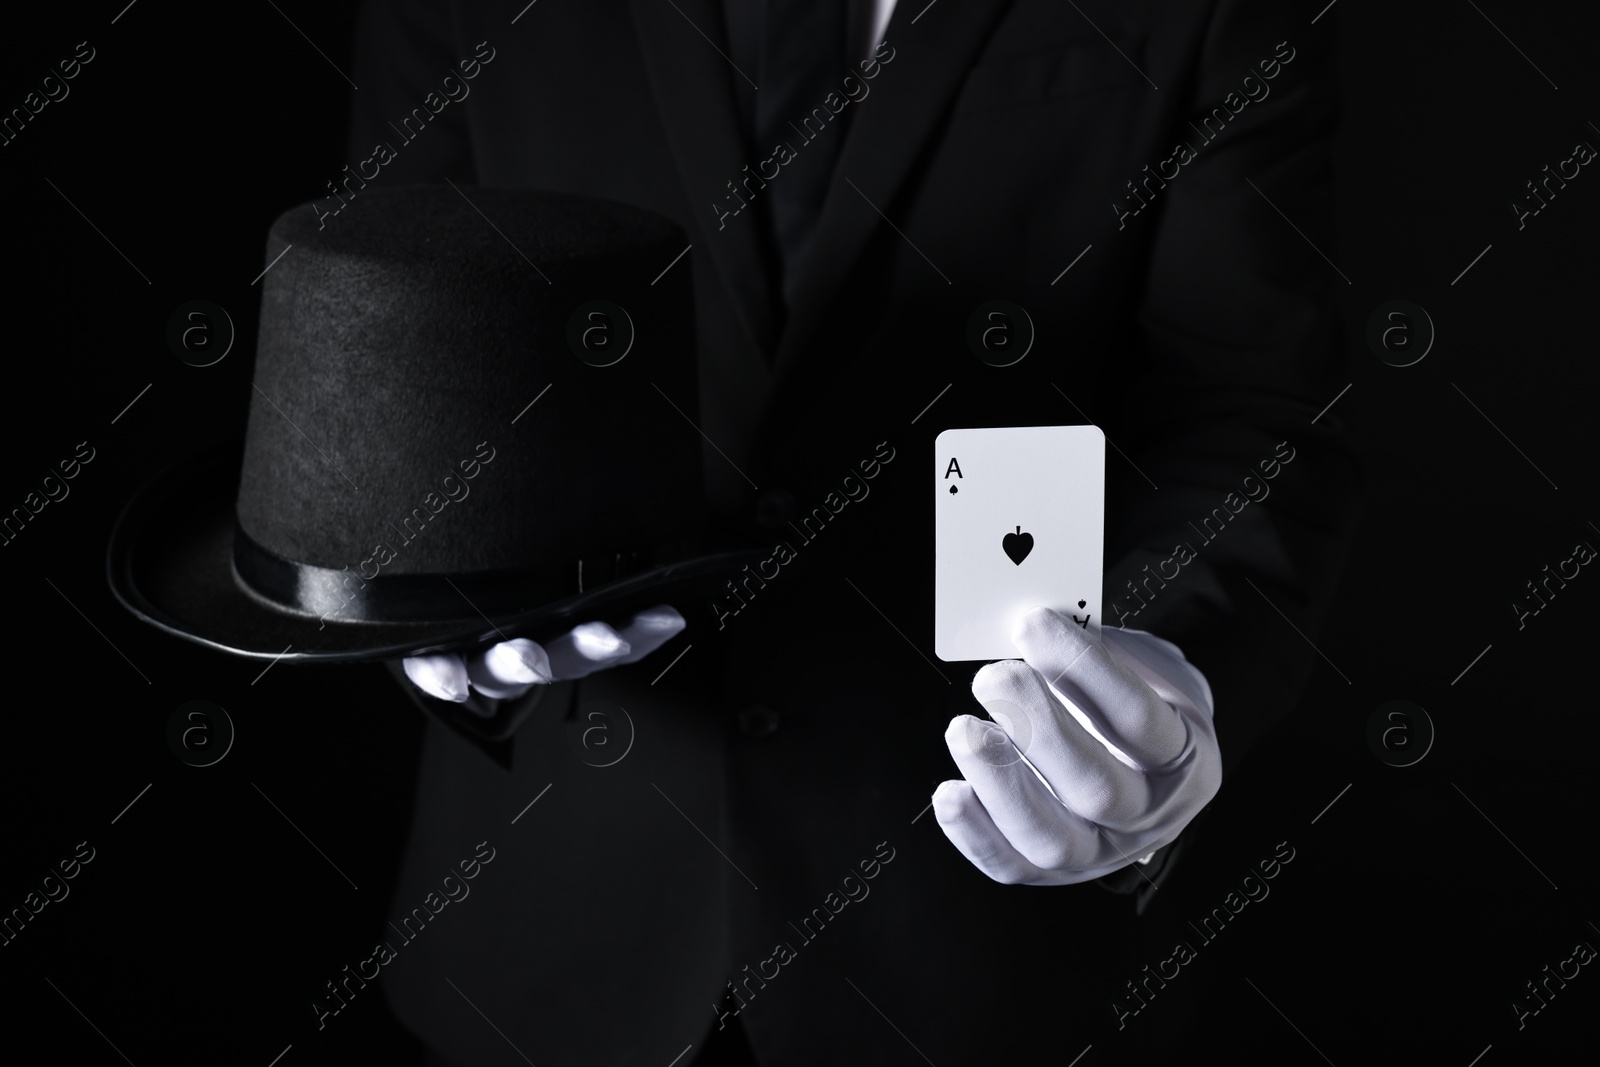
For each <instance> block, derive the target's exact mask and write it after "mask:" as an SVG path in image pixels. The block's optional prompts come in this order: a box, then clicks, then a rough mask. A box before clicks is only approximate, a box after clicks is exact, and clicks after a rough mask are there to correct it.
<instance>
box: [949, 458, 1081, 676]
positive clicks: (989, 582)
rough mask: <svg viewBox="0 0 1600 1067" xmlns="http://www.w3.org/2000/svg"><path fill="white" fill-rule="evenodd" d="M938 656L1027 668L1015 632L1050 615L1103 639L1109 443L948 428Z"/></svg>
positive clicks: (950, 659)
mask: <svg viewBox="0 0 1600 1067" xmlns="http://www.w3.org/2000/svg"><path fill="white" fill-rule="evenodd" d="M933 447H934V497H935V499H934V507H935V517H934V609H933V611H934V621H933V647H934V654H935V655H937V656H938V657H939V658H940V659H942V660H945V661H947V662H956V661H962V660H996V659H1016V658H1018V656H1019V653H1018V651H1017V647H1016V645H1014V644H1012V642H1011V631H1012V627H1013V626H1014V625H1015V624H1016V621H1017V620H1018V619H1019V618H1020V617H1021V616H1022V615H1023V614H1024V613H1025V612H1026V611H1027V610H1028V609H1030V608H1034V607H1040V606H1043V607H1049V608H1053V609H1055V610H1056V611H1058V612H1060V613H1061V614H1062V616H1064V617H1066V618H1068V619H1070V620H1072V621H1073V622H1074V623H1076V624H1077V625H1079V626H1082V627H1084V628H1085V629H1086V630H1089V631H1091V632H1093V633H1095V634H1096V635H1097V636H1098V634H1099V632H1100V613H1101V584H1102V581H1103V579H1104V575H1105V559H1104V551H1105V548H1104V534H1105V468H1106V462H1105V456H1106V450H1105V434H1103V433H1102V432H1101V431H1100V428H1099V427H1097V426H1004V427H986V428H971V429H953V430H945V431H944V432H943V433H941V434H939V436H938V437H937V438H935V439H934V446H933Z"/></svg>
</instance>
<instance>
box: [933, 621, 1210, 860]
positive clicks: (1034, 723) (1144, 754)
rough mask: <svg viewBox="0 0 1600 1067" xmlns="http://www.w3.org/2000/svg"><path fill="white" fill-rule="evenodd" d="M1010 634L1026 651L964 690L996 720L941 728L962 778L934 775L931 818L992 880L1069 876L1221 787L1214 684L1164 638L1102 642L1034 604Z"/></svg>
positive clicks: (1168, 824)
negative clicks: (937, 779)
mask: <svg viewBox="0 0 1600 1067" xmlns="http://www.w3.org/2000/svg"><path fill="white" fill-rule="evenodd" d="M1012 640H1013V641H1014V642H1015V643H1016V645H1017V648H1018V649H1019V650H1020V651H1021V653H1022V660H1020V661H1019V660H1000V661H998V662H995V663H990V664H988V665H986V666H985V667H983V669H981V670H980V671H978V674H977V676H976V677H975V678H974V679H973V680H972V694H973V696H975V697H977V698H978V702H979V703H980V704H982V705H983V706H984V709H985V710H986V711H988V712H989V714H990V715H991V716H993V717H994V719H995V720H996V721H997V722H998V723H999V724H1000V725H998V726H997V725H995V723H993V722H988V721H985V720H983V719H979V718H977V717H976V716H973V715H958V716H956V717H955V718H954V719H952V720H951V722H950V726H949V729H947V730H946V731H945V743H946V744H947V745H948V746H949V748H950V755H951V756H952V757H954V758H955V761H956V765H957V766H958V767H960V769H961V773H962V774H964V775H965V776H966V781H959V780H958V781H949V782H944V783H942V784H940V786H939V788H938V789H937V790H935V791H934V794H933V811H934V816H935V818H937V819H938V820H939V825H940V826H941V827H943V828H944V832H945V836H946V837H948V838H949V839H950V841H951V843H952V844H954V845H955V846H956V848H958V849H960V850H961V853H962V855H964V856H966V857H967V859H969V860H971V861H972V863H973V864H974V865H975V866H976V867H977V868H978V869H979V870H981V871H982V872H983V873H984V874H987V875H988V876H989V877H990V878H993V879H994V880H995V881H997V882H1004V883H1007V884H1018V883H1020V884H1023V885H1072V884H1074V883H1077V882H1087V881H1090V880H1091V879H1095V878H1099V877H1101V876H1102V875H1106V874H1110V873H1111V872H1112V871H1115V870H1117V869H1119V868H1121V867H1125V866H1127V865H1128V864H1130V863H1133V862H1135V861H1137V860H1138V859H1140V858H1141V857H1145V856H1147V855H1148V854H1149V853H1152V852H1154V851H1155V850H1156V849H1159V848H1162V847H1164V846H1166V845H1168V844H1171V843H1172V841H1173V840H1175V839H1176V838H1177V836H1178V834H1179V833H1180V832H1181V831H1182V830H1183V828H1184V827H1185V826H1186V825H1188V823H1189V820H1190V819H1192V818H1194V817H1195V815H1197V814H1198V813H1199V812H1200V809H1201V808H1203V807H1205V806H1206V804H1208V803H1209V802H1210V801H1211V798H1212V797H1213V796H1215V795H1216V792H1217V789H1218V787H1219V786H1221V784H1222V753H1221V750H1220V749H1219V748H1218V747H1217V737H1216V731H1215V729H1214V728H1213V726H1212V721H1211V720H1212V710H1213V707H1212V700H1211V686H1210V684H1209V683H1207V681H1206V679H1205V676H1204V675H1203V674H1201V673H1200V671H1199V670H1198V669H1197V668H1195V667H1194V665H1193V664H1191V663H1189V662H1188V660H1186V659H1184V657H1183V653H1182V652H1180V651H1179V650H1178V647H1177V646H1176V645H1174V644H1172V643H1171V642H1170V641H1164V640H1162V639H1161V638H1159V637H1156V636H1154V635H1153V634H1149V633H1146V632H1144V631H1143V630H1127V629H1116V628H1113V627H1109V626H1108V627H1105V628H1104V629H1103V630H1102V631H1101V638H1100V639H1096V638H1095V636H1094V635H1093V634H1091V633H1089V632H1088V631H1086V630H1085V629H1083V628H1082V627H1080V626H1078V625H1077V624H1076V623H1074V622H1072V621H1071V620H1069V619H1066V618H1064V617H1063V616H1061V615H1059V614H1057V613H1056V612H1054V611H1051V610H1050V609H1048V608H1036V609H1034V610H1032V611H1030V612H1028V613H1027V614H1026V615H1024V616H1023V617H1022V618H1021V619H1020V620H1019V621H1018V623H1017V626H1016V629H1015V631H1014V632H1013V634H1012Z"/></svg>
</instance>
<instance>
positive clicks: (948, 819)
mask: <svg viewBox="0 0 1600 1067" xmlns="http://www.w3.org/2000/svg"><path fill="white" fill-rule="evenodd" d="M933 817H934V818H935V819H937V820H939V828H940V829H941V830H943V831H944V836H945V837H947V838H949V839H950V843H951V844H952V845H954V846H956V849H957V850H958V851H959V852H960V853H961V854H962V855H963V856H965V857H967V860H968V861H969V862H970V863H971V864H972V865H973V866H974V867H976V868H978V870H980V871H982V872H983V873H984V874H986V875H988V876H989V877H990V878H993V879H994V880H995V881H997V882H1000V883H1002V884H1004V885H1041V884H1044V883H1046V882H1048V880H1049V874H1048V873H1047V872H1045V871H1042V870H1040V869H1039V868H1038V867H1036V866H1034V865H1033V864H1032V863H1029V862H1028V860H1027V859H1026V858H1025V857H1024V856H1023V855H1022V854H1021V853H1020V852H1018V851H1017V850H1016V849H1015V848H1013V847H1012V846H1011V843H1010V842H1009V841H1007V840H1006V838H1005V835H1004V834H1002V833H1001V832H1000V830H999V828H998V827H996V826H995V824H994V820H993V819H991V818H990V817H989V813H988V812H987V811H985V810H984V807H983V802H982V801H981V800H979V799H978V795H977V793H975V792H974V791H973V789H972V784H971V783H970V782H961V781H950V782H943V783H941V784H940V785H939V788H938V789H935V790H934V791H933Z"/></svg>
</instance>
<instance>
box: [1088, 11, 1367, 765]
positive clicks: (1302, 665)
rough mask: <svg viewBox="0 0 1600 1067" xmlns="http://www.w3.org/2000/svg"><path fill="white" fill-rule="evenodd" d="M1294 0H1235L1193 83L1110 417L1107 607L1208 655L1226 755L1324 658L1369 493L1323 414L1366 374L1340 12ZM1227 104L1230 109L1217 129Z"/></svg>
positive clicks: (1198, 655) (1226, 760)
mask: <svg viewBox="0 0 1600 1067" xmlns="http://www.w3.org/2000/svg"><path fill="white" fill-rule="evenodd" d="M1280 18H1281V16H1279V15H1277V14H1274V13H1273V12H1272V11H1271V10H1270V9H1269V8H1268V5H1266V4H1263V3H1257V2H1254V0H1221V2H1220V3H1219V4H1218V5H1217V8H1216V11H1215V12H1214V15H1213V17H1212V19H1211V21H1210V24H1209V26H1208V28H1207V31H1206V33H1205V35H1204V39H1203V40H1202V41H1201V42H1200V43H1199V45H1198V51H1197V59H1196V62H1195V63H1194V64H1193V67H1192V69H1193V78H1192V84H1191V85H1189V86H1187V87H1179V86H1174V88H1178V89H1180V90H1181V91H1184V92H1185V93H1186V99H1187V101H1188V107H1187V109H1186V110H1187V114H1186V115H1184V117H1183V120H1182V121H1179V122H1177V123H1175V127H1176V128H1174V129H1173V131H1172V144H1173V151H1174V157H1175V158H1174V164H1173V165H1171V166H1168V165H1165V163H1164V161H1163V164H1162V165H1161V166H1160V167H1159V168H1157V166H1156V161H1154V160H1152V161H1151V163H1152V170H1157V169H1159V170H1160V171H1161V172H1162V176H1163V177H1167V180H1166V181H1165V183H1164V184H1163V185H1161V186H1160V187H1154V186H1153V190H1154V191H1153V193H1152V194H1151V195H1149V196H1148V198H1147V200H1148V203H1147V206H1145V207H1144V208H1142V209H1141V210H1140V213H1139V215H1137V216H1133V217H1129V218H1128V219H1127V220H1126V224H1127V225H1128V226H1129V227H1130V228H1131V227H1135V226H1146V227H1151V228H1152V229H1151V230H1150V231H1149V233H1150V235H1151V236H1150V240H1151V255H1150V259H1149V267H1148V273H1147V275H1146V287H1145V292H1144V295H1143V300H1142V304H1141V308H1140V314H1139V321H1138V338H1139V343H1140V345H1141V347H1142V349H1143V356H1144V361H1143V364H1142V368H1143V373H1142V374H1141V375H1140V376H1139V377H1138V378H1137V379H1136V380H1135V381H1133V382H1132V383H1131V388H1129V389H1128V390H1127V391H1126V393H1125V395H1124V396H1123V397H1122V401H1121V404H1120V406H1119V407H1118V408H1117V409H1116V411H1115V413H1114V414H1112V415H1111V416H1110V417H1108V418H1106V420H1105V422H1104V423H1103V425H1104V427H1105V428H1106V431H1107V436H1108V438H1109V439H1111V441H1112V443H1113V444H1114V445H1115V446H1117V447H1118V448H1120V449H1121V450H1123V451H1124V452H1125V453H1126V455H1127V457H1128V459H1129V460H1130V461H1131V464H1124V463H1123V462H1122V460H1121V459H1120V457H1118V456H1116V455H1114V454H1111V455H1109V459H1108V463H1109V464H1110V465H1111V473H1112V474H1113V476H1112V477H1109V478H1108V485H1107V495H1108V500H1107V509H1106V516H1107V530H1106V544H1107V561H1108V564H1109V566H1108V570H1107V574H1106V585H1105V591H1104V605H1105V611H1104V622H1105V625H1108V626H1115V625H1122V626H1127V627H1132V628H1137V629H1142V630H1148V631H1150V632H1151V633H1154V634H1157V635H1159V636H1161V637H1164V638H1166V639H1168V640H1170V641H1172V642H1174V643H1175V644H1177V645H1178V646H1179V647H1180V648H1181V649H1182V650H1183V652H1184V655H1185V656H1186V657H1187V658H1188V660H1189V661H1190V662H1191V663H1193V664H1194V665H1195V666H1197V667H1199V668H1200V670H1201V671H1203V672H1204V673H1205V676H1206V678H1207V680H1208V681H1209V682H1210V684H1211V687H1212V691H1213V694H1214V696H1215V699H1216V726H1217V735H1218V740H1219V742H1220V744H1221V747H1222V756H1223V768H1224V774H1225V775H1226V774H1227V773H1229V772H1231V771H1233V770H1234V769H1236V768H1237V767H1238V765H1239V763H1240V761H1241V760H1242V758H1243V757H1244V755H1245V753H1246V751H1247V750H1248V749H1249V748H1250V746H1251V745H1252V743H1254V742H1255V741H1256V740H1257V739H1258V738H1259V737H1260V736H1261V735H1262V734H1263V733H1264V732H1265V731H1266V729H1267V728H1268V727H1269V726H1270V725H1271V723H1272V722H1273V721H1274V720H1275V719H1277V718H1278V717H1280V716H1282V715H1284V714H1285V713H1287V712H1288V711H1290V710H1291V709H1292V708H1293V707H1294V705H1295V703H1296V702H1297V700H1298V698H1299V695H1300V693H1301V690H1302V689H1303V687H1304V685H1305V683H1306V681H1307V679H1308V677H1309V675H1310V672H1311V670H1312V668H1313V667H1314V666H1315V665H1316V663H1317V662H1318V659H1319V656H1320V653H1319V652H1318V651H1317V650H1316V649H1315V648H1314V647H1313V646H1312V643H1311V642H1312V641H1317V642H1318V644H1323V643H1322V642H1321V641H1318V624H1319V623H1320V621H1321V619H1322V617H1323V615H1324V614H1325V612H1326V607H1327V604H1328V602H1329V601H1330V599H1331V597H1332V594H1333V591H1334V587H1335V584H1336V580H1337V575H1338V572H1339V569H1340V567H1341V566H1342V564H1343V560H1344V556H1345V553H1346V550H1347V545H1348V542H1349V535H1350V531H1351V528H1352V526H1353V517H1354V514H1355V511H1356V507H1357V505H1358V502H1359V492H1360V489H1359V484H1360V483H1359V472H1360V463H1359V460H1358V458H1357V456H1356V454H1355V453H1354V451H1353V449H1352V447H1351V445H1350V444H1349V442H1348V441H1347V440H1346V435H1345V434H1344V432H1343V430H1342V428H1341V422H1340V419H1339V415H1338V410H1337V408H1335V409H1334V410H1332V411H1328V412H1326V413H1323V409H1324V408H1325V407H1327V406H1328V405H1329V404H1330V403H1331V402H1332V401H1333V400H1334V399H1335V397H1336V396H1337V395H1338V394H1339V392H1340V390H1342V389H1343V388H1344V387H1345V386H1346V385H1347V384H1348V383H1349V381H1350V377H1349V369H1348V365H1347V364H1348V356H1347V354H1346V347H1347V346H1346V344H1345V340H1344V337H1343V331H1342V329H1341V323H1340V319H1339V315H1338V308H1337V305H1336V296H1337V294H1338V292H1339V290H1341V289H1343V288H1345V287H1346V285H1347V282H1346V280H1345V278H1344V277H1343V276H1342V275H1341V273H1340V272H1339V270H1338V268H1337V267H1335V266H1334V265H1333V262H1336V261H1337V260H1338V256H1337V252H1336V249H1335V247H1334V242H1333V237H1332V229H1333V224H1334V221H1335V219H1334V210H1333V201H1332V167H1331V160H1330V140H1331V137H1332V134H1333V131H1334V128H1335V123H1336V120H1337V116H1338V111H1339V92H1338V86H1337V83H1336V80H1335V79H1336V71H1335V69H1334V66H1333V63H1332V55H1331V51H1330V48H1329V44H1330V43H1331V41H1332V40H1333V37H1334V32H1333V27H1332V26H1331V25H1327V24H1324V25H1320V26H1316V27H1311V26H1308V25H1307V24H1305V22H1304V21H1303V20H1300V19H1296V20H1294V21H1292V22H1279V19H1280ZM1275 23H1277V25H1275ZM1280 25H1281V26H1282V28H1281V29H1280V28H1278V26H1280ZM1274 70H1275V74H1274V75H1273V76H1272V77H1270V78H1269V77H1267V76H1266V73H1267V72H1268V71H1274ZM1246 75H1252V76H1253V77H1252V80H1251V81H1249V82H1246V81H1245V76H1246ZM1162 91H1163V92H1165V91H1167V87H1166V86H1162ZM1246 92H1249V93H1250V94H1251V97H1252V98H1250V99H1249V100H1248V102H1247V103H1243V104H1241V101H1245V100H1246V99H1247V98H1246V96H1245V93H1246ZM1254 97H1259V99H1255V98H1254ZM1235 108H1238V109H1239V110H1238V112H1237V113H1234V109H1235ZM1213 109H1222V114H1223V115H1224V116H1229V117H1228V118H1226V120H1225V122H1226V124H1225V125H1222V124H1221V123H1220V122H1218V121H1216V120H1215V119H1214V120H1213V122H1212V124H1211V127H1210V129H1212V130H1215V129H1217V128H1218V127H1219V126H1221V129H1220V132H1218V133H1216V134H1215V136H1214V138H1212V139H1208V138H1207V137H1206V136H1205V133H1206V131H1205V130H1203V129H1201V128H1200V127H1201V125H1202V116H1213ZM1190 118H1193V119H1194V124H1193V125H1191V124H1190V122H1189V121H1188V119H1190ZM1180 144H1184V145H1188V146H1189V147H1190V148H1191V151H1190V152H1189V153H1188V154H1187V162H1181V163H1179V162H1178V159H1179V158H1182V157H1183V156H1184V153H1182V152H1180V151H1179V150H1178V147H1177V146H1178V145H1180ZM1175 170H1176V173H1174V171H1175ZM1132 204H1136V202H1135V201H1130V205H1132ZM1326 257H1332V262H1330V259H1329V258H1326ZM1319 413H1320V414H1319ZM1132 468H1137V471H1138V472H1139V473H1135V472H1134V470H1133V469H1132ZM1152 483H1153V486H1154V487H1152ZM1323 647H1324V649H1326V645H1323ZM1335 670H1337V668H1335ZM1333 677H1334V682H1335V684H1337V685H1341V686H1342V685H1344V684H1345V683H1346V682H1347V681H1348V679H1346V678H1343V677H1340V676H1338V675H1337V674H1335V675H1333Z"/></svg>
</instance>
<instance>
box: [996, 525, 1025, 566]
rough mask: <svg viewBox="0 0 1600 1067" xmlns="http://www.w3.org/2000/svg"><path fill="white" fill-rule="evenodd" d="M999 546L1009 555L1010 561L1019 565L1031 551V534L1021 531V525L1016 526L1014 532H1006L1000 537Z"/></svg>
mask: <svg viewBox="0 0 1600 1067" xmlns="http://www.w3.org/2000/svg"><path fill="white" fill-rule="evenodd" d="M1000 547H1001V548H1003V549H1005V552H1006V555H1008V556H1010V557H1011V562H1012V563H1015V564H1016V565H1017V566H1019V567H1020V566H1022V561H1023V560H1025V559H1027V558H1028V553H1029V552H1032V551H1033V534H1031V533H1023V532H1022V527H1020V526H1018V527H1017V532H1016V533H1008V534H1006V535H1005V536H1004V537H1002V538H1001V539H1000Z"/></svg>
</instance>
